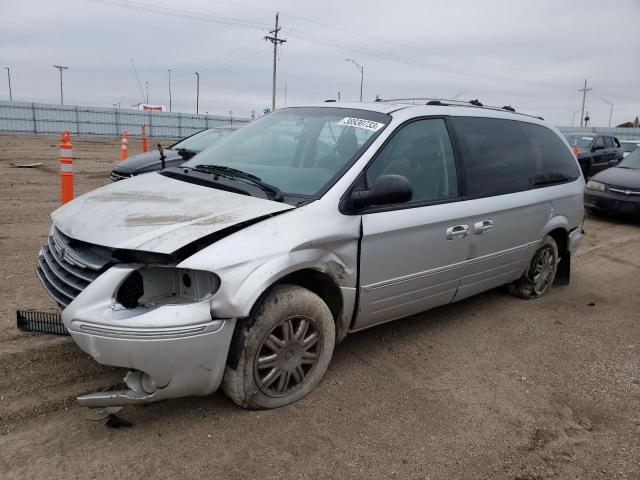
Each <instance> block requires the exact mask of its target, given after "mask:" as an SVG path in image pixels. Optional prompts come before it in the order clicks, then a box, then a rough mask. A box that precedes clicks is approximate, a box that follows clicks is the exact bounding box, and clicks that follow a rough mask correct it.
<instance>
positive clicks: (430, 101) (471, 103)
mask: <svg viewBox="0 0 640 480" xmlns="http://www.w3.org/2000/svg"><path fill="white" fill-rule="evenodd" d="M375 101H376V102H390V103H409V102H411V103H416V101H420V102H426V105H437V106H443V107H475V108H484V109H486V110H495V111H499V112H504V111H507V112H510V113H517V114H518V115H524V116H526V117H533V118H538V119H540V120H544V118H542V117H540V116H538V115H529V114H526V113H520V112H516V109H515V108H513V107H512V106H511V105H505V106H504V107H497V106H493V105H483V104H482V103H481V102H480V100H478V99H475V100H468V101H467V100H458V99H455V98H436V97H406V98H380V97H378V96H376V100H375Z"/></svg>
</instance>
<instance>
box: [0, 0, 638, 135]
mask: <svg viewBox="0 0 640 480" xmlns="http://www.w3.org/2000/svg"><path fill="white" fill-rule="evenodd" d="M144 1H145V2H147V3H152V4H154V5H158V6H164V7H169V8H179V9H183V10H185V11H195V12H202V13H206V14H210V15H217V16H225V17H232V18H240V19H243V20H245V21H248V22H259V23H263V24H266V25H271V24H272V23H273V15H274V13H275V11H276V8H278V9H280V11H281V12H282V13H281V23H282V26H283V32H282V33H283V34H284V36H285V37H286V38H287V39H288V42H287V43H286V44H285V45H284V46H283V48H282V51H281V54H280V59H279V62H278V68H279V75H278V77H279V82H278V89H279V92H278V103H279V104H280V105H283V104H284V91H283V90H284V89H283V85H284V82H286V83H287V104H288V105H295V104H300V103H307V102H316V101H319V100H324V99H326V98H335V97H336V96H337V91H340V92H341V94H342V98H343V99H346V100H356V99H357V97H358V94H359V73H358V71H357V70H356V69H355V68H354V66H353V65H351V64H349V63H346V62H345V61H344V59H345V58H348V57H351V58H355V59H357V60H358V62H359V63H361V64H362V65H363V66H364V67H365V88H364V90H365V97H366V98H367V99H373V98H374V97H375V95H376V94H378V95H381V96H382V97H392V96H406V95H420V96H445V97H446V96H449V97H450V96H453V95H455V94H456V93H458V92H460V91H466V92H467V93H465V94H464V95H463V97H467V98H480V99H481V100H482V101H483V102H485V103H489V104H497V105H504V104H511V105H513V106H515V107H516V108H517V109H518V110H522V111H526V112H530V113H535V114H540V115H542V116H544V117H545V118H547V119H548V120H550V121H552V122H554V123H556V124H563V125H567V124H570V123H571V119H572V113H573V112H574V111H575V110H577V109H578V108H579V107H580V101H581V96H580V95H581V94H580V93H579V92H578V91H577V90H578V89H579V88H580V87H581V86H582V82H583V81H584V79H585V78H587V79H588V80H589V83H590V85H591V86H592V87H593V91H592V92H590V93H589V95H588V110H589V111H590V113H591V117H592V121H593V123H594V124H595V125H606V124H607V122H608V118H609V107H608V105H607V104H606V103H605V102H603V101H602V100H601V98H605V99H607V100H609V101H610V102H613V103H614V104H615V107H614V114H613V123H614V124H616V123H620V122H622V121H626V120H630V119H632V118H633V117H635V116H636V115H638V114H639V113H640V88H639V86H640V82H639V81H638V79H639V78H640V55H639V52H640V29H639V28H638V25H639V24H640V23H639V21H640V2H638V0H620V1H618V2H608V3H605V2H601V1H595V0H594V1H591V0H588V1H574V0H569V1H563V2H557V1H551V0H537V1H518V2H514V1H507V0H484V1H460V0H459V1H457V2H437V1H426V0H416V1H410V0H406V1H396V2H372V1H368V2H367V1H350V2H347V1H344V0H341V1H337V0H325V1H323V2H313V3H303V2H299V1H294V0H283V1H279V2H278V3H277V4H276V3H275V2H271V1H258V0H241V1H240V3H242V5H240V4H236V3H235V1H222V0H210V1H206V0H202V1H196V0H192V1H183V2H179V4H177V2H169V1H168V0H144ZM243 2H244V3H243ZM301 17H303V18H301ZM327 25H330V26H333V27H334V28H329V27H328V26H327ZM265 34H266V31H263V30H259V29H252V28H241V27H237V26H230V25H222V24H219V23H213V22H209V21H200V20H193V19H186V18H181V17H179V16H173V17H171V16H165V15H158V14H153V13H148V12H142V11H135V10H130V9H123V8H118V7H114V6H108V5H104V4H99V3H93V2H89V1H83V0H69V1H59V2H46V1H40V2H25V1H19V0H2V2H1V3H0V59H1V60H0V61H1V63H2V65H6V66H10V67H11V72H12V85H13V89H14V98H15V99H17V100H25V101H41V102H52V103H56V102H57V101H58V100H59V93H58V88H59V86H58V72H57V70H55V69H54V68H53V67H52V65H53V64H54V63H57V64H63V65H69V70H68V71H66V72H65V79H64V86H65V102H66V103H69V104H86V105H100V106H108V105H111V104H112V102H114V101H116V100H117V101H120V102H121V103H122V105H131V104H134V103H137V102H139V101H140V100H141V98H140V92H139V88H138V84H137V81H136V79H135V77H134V74H133V71H132V68H131V63H130V60H129V58H130V57H133V58H135V61H136V64H137V67H138V72H139V74H140V77H141V80H142V82H145V81H149V96H150V101H151V102H155V103H168V88H167V86H168V85H167V75H168V74H167V71H166V70H167V69H168V68H171V69H172V90H173V105H174V110H180V111H194V110H195V76H194V75H193V72H194V71H196V70H197V71H199V72H200V73H201V110H202V111H209V112H212V113H227V112H228V111H229V110H232V111H233V112H234V113H235V114H238V115H249V113H250V111H251V110H259V109H261V108H262V107H264V106H268V105H269V104H270V99H271V61H272V56H271V45H270V44H268V43H266V42H265V41H264V40H262V37H263V36H264V35H265ZM305 35H312V36H313V38H314V41H309V40H307V39H304V38H303V37H304V36H305ZM318 37H322V38H320V39H319V38H318ZM336 42H337V44H338V45H336V44H335V43H336ZM327 43H332V44H333V45H331V46H330V45H327ZM347 44H350V45H357V46H358V47H360V48H358V49H357V50H355V51H354V49H353V48H352V47H350V46H348V45H347ZM362 48H364V49H365V50H366V51H363V49H362ZM387 56H392V57H393V58H394V59H395V60H400V61H392V60H390V59H389V58H385V57H387ZM2 73H4V72H2ZM6 95H7V94H6V79H5V78H1V77H0V96H1V97H0V98H4V97H6ZM576 121H577V116H576Z"/></svg>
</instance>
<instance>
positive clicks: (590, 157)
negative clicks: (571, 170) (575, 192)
mask: <svg viewBox="0 0 640 480" xmlns="http://www.w3.org/2000/svg"><path fill="white" fill-rule="evenodd" d="M565 137H566V138H567V141H568V142H569V145H571V149H572V150H573V154H574V155H575V156H576V157H577V159H578V163H579V164H580V168H581V169H582V173H583V175H584V178H589V177H591V176H592V175H595V174H596V173H598V172H600V171H602V170H604V169H606V168H609V166H610V164H609V162H610V161H611V160H614V161H615V162H616V163H617V162H619V161H620V160H622V157H623V153H624V152H623V150H622V145H621V144H620V141H619V140H618V139H617V138H616V137H613V136H611V135H603V134H599V133H596V134H585V133H567V134H565Z"/></svg>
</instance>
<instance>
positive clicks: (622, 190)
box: [607, 185, 640, 195]
mask: <svg viewBox="0 0 640 480" xmlns="http://www.w3.org/2000/svg"><path fill="white" fill-rule="evenodd" d="M607 188H608V189H609V191H610V192H613V193H618V194H620V195H640V189H639V188H628V187H618V186H616V185H607Z"/></svg>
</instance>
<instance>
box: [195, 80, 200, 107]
mask: <svg viewBox="0 0 640 480" xmlns="http://www.w3.org/2000/svg"><path fill="white" fill-rule="evenodd" d="M195 74H196V114H197V113H198V112H199V111H200V74H199V73H198V72H195Z"/></svg>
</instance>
